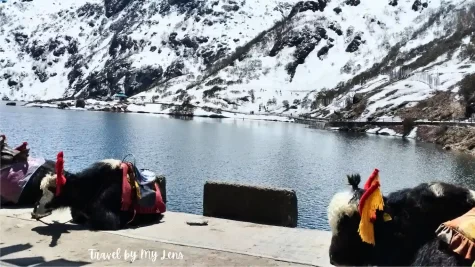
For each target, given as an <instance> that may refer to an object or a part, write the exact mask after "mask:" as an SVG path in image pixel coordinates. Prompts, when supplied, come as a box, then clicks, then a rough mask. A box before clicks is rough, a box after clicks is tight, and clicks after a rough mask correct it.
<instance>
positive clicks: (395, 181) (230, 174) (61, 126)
mask: <svg viewBox="0 0 475 267" xmlns="http://www.w3.org/2000/svg"><path fill="white" fill-rule="evenodd" d="M0 132H2V133H5V134H6V135H7V139H8V143H9V144H10V145H12V146H13V145H17V144H20V143H21V142H22V141H27V142H28V143H29V146H30V148H31V155H32V156H41V157H45V158H49V159H55V158H56V154H57V153H58V151H60V150H62V151H64V155H65V168H66V169H67V170H69V171H79V170H81V169H83V168H85V167H86V166H87V165H89V164H91V163H92V162H94V161H97V160H102V159H105V158H117V159H122V158H123V157H124V156H126V155H127V154H129V153H132V154H134V155H135V158H136V160H137V164H138V165H139V167H140V168H149V169H152V170H153V171H155V172H156V173H159V174H164V175H166V177H167V197H168V199H169V202H168V209H169V210H172V211H181V212H188V213H194V214H201V213H202V199H203V185H204V183H205V181H207V180H218V181H228V182H239V183H246V184H252V185H263V186H274V187H285V188H291V189H294V190H296V192H297V197H298V205H299V227H302V228H312V229H321V230H328V229H329V227H328V224H327V218H326V207H327V204H328V202H329V200H330V198H331V196H332V194H334V193H335V192H337V191H339V190H342V189H346V188H347V185H346V174H350V173H356V172H359V173H361V175H362V177H363V179H364V180H366V178H367V177H368V176H369V175H370V174H371V172H372V171H373V169H374V168H379V169H380V176H381V182H382V190H383V192H385V193H387V192H390V191H393V190H396V189H401V188H403V187H406V186H415V185H416V184H418V183H420V182H427V181H432V180H444V181H449V182H454V183H459V184H465V185H469V186H471V187H472V188H475V172H474V170H475V160H474V158H473V157H471V156H468V155H464V154H457V153H454V152H446V151H443V150H442V149H440V148H439V147H436V146H434V145H431V144H421V143H416V142H414V141H407V140H406V141H405V140H402V139H399V138H391V137H380V136H370V135H364V134H363V135H361V134H344V133H333V132H328V131H322V130H316V129H309V128H307V127H306V126H305V125H299V124H292V123H278V122H265V121H243V120H236V121H235V120H226V119H224V120H220V119H206V118H195V119H193V120H179V119H172V118H168V117H166V116H161V117H160V116H156V115H144V114H120V113H106V112H85V111H67V110H58V109H48V108H43V109H40V108H24V107H20V106H16V107H9V106H5V102H0ZM363 182H364V181H363ZM363 182H362V183H363Z"/></svg>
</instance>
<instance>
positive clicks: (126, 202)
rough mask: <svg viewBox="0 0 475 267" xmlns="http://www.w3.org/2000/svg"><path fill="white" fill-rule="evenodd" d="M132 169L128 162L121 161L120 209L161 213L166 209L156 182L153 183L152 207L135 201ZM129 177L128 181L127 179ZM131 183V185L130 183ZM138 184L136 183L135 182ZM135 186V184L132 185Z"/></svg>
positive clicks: (137, 212) (141, 212)
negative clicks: (153, 203) (153, 202)
mask: <svg viewBox="0 0 475 267" xmlns="http://www.w3.org/2000/svg"><path fill="white" fill-rule="evenodd" d="M133 172H134V169H133V166H132V165H131V164H130V163H124V162H123V163H122V206H121V210H123V211H130V210H134V211H135V212H136V214H154V213H155V214H161V213H164V212H165V211H166V206H165V203H164V202H163V198H162V193H161V192H160V189H159V188H158V185H157V183H153V186H154V187H155V205H154V206H153V207H142V206H140V205H139V203H138V201H137V192H136V189H135V188H133V186H132V185H133V184H135V183H136V180H135V175H134V174H133ZM129 179H130V181H129ZM131 184H132V185H131ZM137 185H138V184H137ZM134 187H135V186H134Z"/></svg>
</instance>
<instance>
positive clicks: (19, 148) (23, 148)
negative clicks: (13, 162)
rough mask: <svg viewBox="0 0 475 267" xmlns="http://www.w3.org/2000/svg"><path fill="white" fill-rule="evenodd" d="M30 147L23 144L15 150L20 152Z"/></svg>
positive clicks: (25, 143)
mask: <svg viewBox="0 0 475 267" xmlns="http://www.w3.org/2000/svg"><path fill="white" fill-rule="evenodd" d="M27 145H28V143H27V142H23V144H21V145H20V146H18V147H17V148H15V150H18V151H23V150H25V149H26V146H27Z"/></svg>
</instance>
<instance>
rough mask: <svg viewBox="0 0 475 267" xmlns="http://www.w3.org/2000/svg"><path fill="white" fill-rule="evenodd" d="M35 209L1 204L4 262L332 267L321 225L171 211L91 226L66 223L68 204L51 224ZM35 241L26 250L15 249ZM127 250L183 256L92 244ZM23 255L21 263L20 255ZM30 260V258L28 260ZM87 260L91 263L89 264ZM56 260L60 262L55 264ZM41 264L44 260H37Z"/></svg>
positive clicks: (0, 257)
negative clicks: (111, 226) (144, 222)
mask: <svg viewBox="0 0 475 267" xmlns="http://www.w3.org/2000/svg"><path fill="white" fill-rule="evenodd" d="M30 212H31V209H0V222H1V224H2V227H0V243H2V244H0V252H1V253H0V265H1V263H2V261H6V262H9V263H10V264H13V265H22V266H26V265H30V266H31V265H34V264H36V262H34V263H33V262H32V261H31V260H32V259H35V258H44V260H45V261H46V262H47V263H43V264H42V266H53V265H54V266H66V265H71V264H68V263H71V262H79V261H80V262H82V263H81V264H76V265H75V266H80V265H86V264H87V263H92V265H93V266H105V265H106V266H112V265H114V266H157V265H165V266H175V265H177V266H191V265H194V266H276V265H283V266H299V265H306V266H309V265H312V266H331V265H330V263H329V262H330V260H329V257H328V246H329V244H330V240H331V233H330V232H325V231H318V230H310V229H301V228H288V227H277V226H267V225H259V224H254V223H247V222H239V221H232V220H224V219H218V218H211V217H203V216H200V215H193V214H186V213H177V212H170V211H167V212H166V213H165V217H164V219H163V221H162V222H161V223H158V224H154V225H150V226H144V227H138V228H133V229H132V228H131V229H124V230H119V231H107V232H106V231H88V230H87V229H84V228H82V227H81V226H78V225H75V224H71V223H66V224H63V223H65V222H67V221H69V220H70V219H71V215H70V212H69V210H68V209H64V210H58V211H55V212H54V213H53V214H52V215H51V216H49V217H46V218H44V220H43V221H44V222H45V223H49V224H52V225H45V224H43V223H41V222H37V221H34V220H31V215H30ZM197 220H206V221H208V225H206V226H190V225H188V224H187V223H186V222H187V221H197ZM22 244H29V245H31V246H32V247H31V248H26V249H24V250H22V251H20V252H15V253H12V251H10V253H7V252H8V251H9V248H12V247H15V246H21V245H22ZM91 248H94V249H97V250H98V251H99V252H101V253H103V252H105V253H110V252H114V251H116V250H117V249H121V250H122V253H123V252H124V251H125V250H128V251H138V252H139V253H140V251H141V250H142V249H146V250H151V251H158V252H159V255H160V256H161V255H162V251H163V250H166V251H172V252H181V253H183V255H184V259H183V260H179V261H173V260H166V261H160V259H158V260H157V261H155V262H152V261H150V260H149V259H147V258H138V259H137V260H136V261H134V262H130V260H129V261H127V260H126V259H125V258H124V257H122V258H121V259H116V260H107V261H104V260H102V261H96V260H91V258H90V256H89V255H90V253H89V251H88V249H91ZM122 255H123V254H122ZM19 258H21V259H22V261H21V262H18V261H16V262H17V263H19V264H15V261H14V260H18V259H19ZM25 262H26V263H25ZM84 262H85V263H84ZM53 263H54V264H53ZM37 266H38V265H37Z"/></svg>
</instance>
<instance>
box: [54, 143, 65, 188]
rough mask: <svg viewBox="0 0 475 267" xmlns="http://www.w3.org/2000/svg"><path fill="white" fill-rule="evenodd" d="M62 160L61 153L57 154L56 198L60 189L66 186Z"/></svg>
mask: <svg viewBox="0 0 475 267" xmlns="http://www.w3.org/2000/svg"><path fill="white" fill-rule="evenodd" d="M63 170H64V159H63V151H61V152H59V153H58V156H57V157H56V196H59V194H60V193H61V189H62V187H63V186H64V184H66V177H64V173H63Z"/></svg>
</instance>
